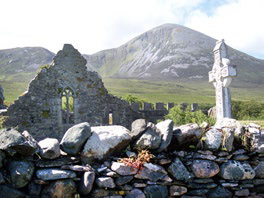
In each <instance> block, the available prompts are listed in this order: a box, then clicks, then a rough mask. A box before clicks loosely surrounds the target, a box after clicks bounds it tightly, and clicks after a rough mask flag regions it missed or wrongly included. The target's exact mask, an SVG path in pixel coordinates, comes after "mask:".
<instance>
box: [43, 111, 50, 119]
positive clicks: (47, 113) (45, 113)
mask: <svg viewBox="0 0 264 198" xmlns="http://www.w3.org/2000/svg"><path fill="white" fill-rule="evenodd" d="M42 117H43V118H49V117H50V112H49V111H42Z"/></svg>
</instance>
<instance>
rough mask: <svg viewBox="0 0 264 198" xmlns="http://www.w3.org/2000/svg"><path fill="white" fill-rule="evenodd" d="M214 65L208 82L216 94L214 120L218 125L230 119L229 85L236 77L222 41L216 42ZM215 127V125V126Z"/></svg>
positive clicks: (234, 68) (234, 69) (234, 67)
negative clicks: (211, 83) (225, 119)
mask: <svg viewBox="0 0 264 198" xmlns="http://www.w3.org/2000/svg"><path fill="white" fill-rule="evenodd" d="M213 52H214V65H213V69H212V71H210V72H209V82H213V85H214V87H215V92H216V119H217V123H220V122H221V121H222V120H223V119H224V118H228V119H230V118H231V117H232V114H231V109H232V108H231V95H230V91H229V88H228V87H229V85H230V83H231V81H232V78H234V77H236V76H237V72H236V66H233V65H230V60H229V59H228V52H227V46H226V44H225V42H224V40H221V41H217V42H216V46H215V48H214V51H213ZM216 125H217V124H216Z"/></svg>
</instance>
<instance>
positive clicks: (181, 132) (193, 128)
mask: <svg viewBox="0 0 264 198" xmlns="http://www.w3.org/2000/svg"><path fill="white" fill-rule="evenodd" d="M173 135H174V136H175V138H176V141H177V146H178V147H181V146H184V145H186V144H188V143H189V142H194V141H195V142H196V141H198V139H199V138H200V136H201V129H200V128H199V126H198V125H197V124H186V125H181V126H179V127H174V128H173Z"/></svg>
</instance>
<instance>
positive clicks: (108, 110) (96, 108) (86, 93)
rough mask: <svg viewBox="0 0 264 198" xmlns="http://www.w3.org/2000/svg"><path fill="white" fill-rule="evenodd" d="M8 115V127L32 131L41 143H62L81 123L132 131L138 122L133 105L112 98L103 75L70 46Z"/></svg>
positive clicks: (59, 54)
mask: <svg viewBox="0 0 264 198" xmlns="http://www.w3.org/2000/svg"><path fill="white" fill-rule="evenodd" d="M6 115H7V116H8V118H7V120H6V121H5V123H4V125H5V126H7V127H11V126H17V128H18V130H19V131H23V130H28V131H29V132H30V133H31V134H32V135H33V137H35V138H36V139H37V140H40V139H43V138H45V137H54V138H59V139H60V138H61V137H62V136H63V133H64V132H65V131H66V130H67V129H68V128H69V127H71V126H73V125H74V124H77V123H81V122H89V123H90V125H92V126H97V125H108V124H118V125H122V126H125V127H128V128H129V126H130V124H131V122H132V121H133V120H134V119H135V118H134V117H133V116H134V114H133V113H132V110H131V108H130V106H129V104H128V103H127V102H126V101H124V100H121V99H119V98H117V97H114V96H112V95H110V94H108V92H107V90H106V88H105V87H104V84H103V82H102V79H101V78H100V77H99V75H98V74H97V73H96V72H91V71H87V68H86V60H85V59H84V58H83V57H82V56H81V54H80V53H79V52H78V51H77V50H76V49H75V48H74V47H73V46H72V45H70V44H65V45H64V47H63V49H62V50H61V51H59V52H58V54H57V55H56V56H55V57H54V59H53V62H52V63H51V64H50V65H47V66H45V67H43V68H42V69H41V71H40V72H39V73H38V74H37V75H36V77H35V78H34V79H33V80H32V81H31V82H30V84H29V87H28V90H27V91H26V92H25V93H24V94H23V95H22V96H20V97H19V99H18V100H16V101H15V102H14V104H12V105H11V106H10V107H9V108H8V110H7V112H6Z"/></svg>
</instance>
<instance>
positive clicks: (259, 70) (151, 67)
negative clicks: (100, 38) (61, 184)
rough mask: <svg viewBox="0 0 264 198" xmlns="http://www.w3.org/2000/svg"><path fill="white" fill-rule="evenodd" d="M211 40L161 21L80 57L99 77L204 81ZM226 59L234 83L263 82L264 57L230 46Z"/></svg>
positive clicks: (207, 68)
mask: <svg viewBox="0 0 264 198" xmlns="http://www.w3.org/2000/svg"><path fill="white" fill-rule="evenodd" d="M215 42H216V40H215V39H213V38H211V37H209V36H206V35H204V34H202V33H200V32H197V31H195V30H192V29H189V28H187V27H184V26H181V25H175V24H164V25H161V26H159V27H156V28H154V29H152V30H150V31H147V32H145V33H143V34H141V35H139V36H137V37H136V38H134V39H132V40H131V41H129V42H127V43H125V44H124V45H122V46H120V47H118V48H114V49H108V50H103V51H100V52H98V53H95V54H92V55H84V56H85V58H86V59H87V61H88V63H87V66H88V69H90V70H95V71H98V72H99V73H100V74H101V75H102V77H115V78H136V79H151V80H174V81H193V80H195V79H199V80H202V81H208V72H209V71H210V70H211V68H212V65H213V52H212V50H213V48H214V46H215ZM229 58H230V60H231V63H232V64H235V65H237V69H238V78H237V79H236V84H237V85H242V83H243V85H244V84H245V83H249V84H251V83H253V84H255V83H257V84H264V78H263V76H264V60H259V59H256V58H254V57H252V56H249V55H247V54H245V53H242V52H240V51H238V50H235V49H233V48H231V47H229Z"/></svg>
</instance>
